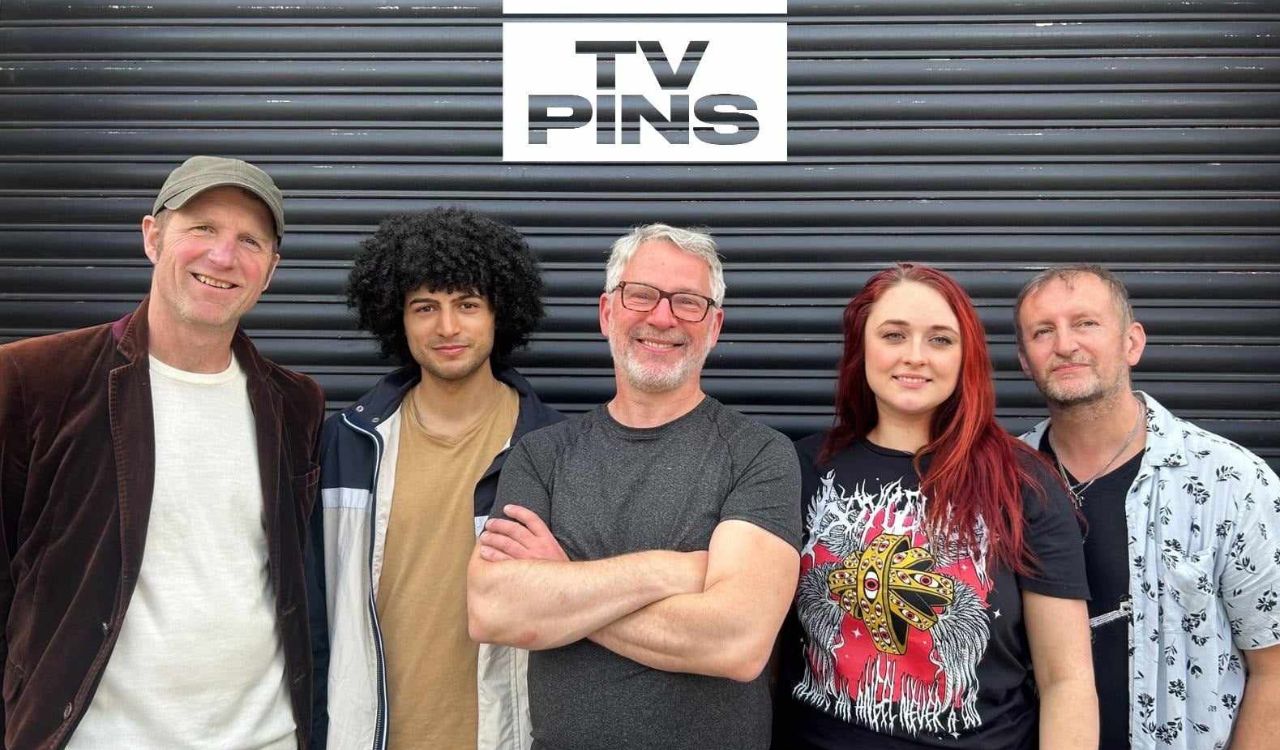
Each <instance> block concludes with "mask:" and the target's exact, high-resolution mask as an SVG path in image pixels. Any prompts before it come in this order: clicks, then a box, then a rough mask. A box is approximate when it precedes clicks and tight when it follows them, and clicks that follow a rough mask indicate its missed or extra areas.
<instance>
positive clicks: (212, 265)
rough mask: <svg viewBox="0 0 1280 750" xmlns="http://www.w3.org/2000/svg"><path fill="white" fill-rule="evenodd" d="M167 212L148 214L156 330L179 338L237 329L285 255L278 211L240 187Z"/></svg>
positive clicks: (146, 223)
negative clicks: (184, 333)
mask: <svg viewBox="0 0 1280 750" xmlns="http://www.w3.org/2000/svg"><path fill="white" fill-rule="evenodd" d="M163 213H164V216H163V218H161V219H157V218H156V217H153V216H148V217H146V218H145V219H143V220H142V236H143V244H144V248H145V251H146V254H147V257H148V258H149V259H150V260H151V262H152V264H154V266H155V269H154V272H153V273H152V276H151V297H152V307H151V326H152V328H153V330H156V329H159V330H157V333H158V334H160V335H168V336H171V337H173V338H178V337H180V334H181V332H182V331H184V330H185V331H197V330H198V331H199V332H201V333H203V332H207V331H230V330H234V329H235V327H236V325H237V324H238V323H239V322H240V318H241V317H242V316H243V315H244V314H245V313H246V312H248V311H249V310H250V308H252V307H253V306H254V304H256V303H257V301H258V298H259V297H260V296H261V295H262V292H263V290H264V289H266V288H267V283H268V282H269V281H270V280H271V274H272V273H273V272H274V271H275V267H276V263H277V262H278V261H279V260H280V256H279V255H278V254H276V251H275V249H276V237H275V224H274V222H273V221H272V218H271V212H270V211H269V210H268V209H267V207H266V206H265V205H264V204H263V203H262V201H260V200H258V199H257V198H255V197H253V196H252V195H250V194H249V193H246V192H245V191H243V190H241V189H239V188H234V187H217V188H211V189H209V190H206V191H204V192H203V193H200V194H199V195H197V196H195V197H194V198H192V199H190V200H188V201H187V202H186V204H184V205H183V206H182V208H179V209H174V210H171V211H166V212H163Z"/></svg>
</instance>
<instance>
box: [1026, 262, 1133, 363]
mask: <svg viewBox="0 0 1280 750" xmlns="http://www.w3.org/2000/svg"><path fill="white" fill-rule="evenodd" d="M1081 275H1089V276H1093V277H1096V278H1097V279H1098V280H1099V281H1101V282H1102V283H1103V284H1104V285H1106V287H1107V291H1109V292H1110V293H1111V300H1112V301H1113V302H1115V305H1116V308H1117V309H1118V310H1119V311H1120V318H1121V323H1122V324H1123V325H1124V326H1125V327H1126V328H1127V327H1128V326H1129V324H1131V323H1133V320H1134V318H1133V305H1132V304H1131V303H1130V302H1129V290H1128V289H1127V288H1126V287H1125V285H1124V282H1123V281H1121V280H1120V277H1118V276H1116V275H1115V274H1114V273H1112V272H1111V271H1109V270H1108V269H1107V268H1105V267H1104V266H1100V265H1098V264H1097V263H1068V264H1064V265H1060V266H1050V267H1048V268H1046V269H1044V270H1043V271H1041V272H1040V273H1038V274H1036V275H1035V276H1032V277H1031V280H1030V281H1028V282H1027V283H1026V284H1024V285H1023V287H1022V291H1020V292H1018V299H1017V300H1016V301H1015V302H1014V303H1013V333H1014V337H1015V338H1017V340H1018V350H1019V351H1021V350H1022V326H1021V325H1020V323H1019V315H1020V314H1021V312H1022V303H1023V302H1024V301H1025V300H1026V299H1027V297H1030V296H1031V295H1033V294H1035V293H1036V292H1038V291H1040V290H1041V289H1043V288H1044V287H1045V286H1047V285H1048V284H1049V283H1050V282H1053V281H1061V282H1062V283H1064V284H1066V285H1067V286H1071V284H1072V282H1074V281H1075V279H1076V277H1078V276H1081Z"/></svg>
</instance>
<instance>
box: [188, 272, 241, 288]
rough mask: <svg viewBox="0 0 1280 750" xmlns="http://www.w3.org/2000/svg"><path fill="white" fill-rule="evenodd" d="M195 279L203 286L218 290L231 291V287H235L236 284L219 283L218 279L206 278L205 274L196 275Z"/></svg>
mask: <svg viewBox="0 0 1280 750" xmlns="http://www.w3.org/2000/svg"><path fill="white" fill-rule="evenodd" d="M195 277H196V280H197V281H199V282H200V283H201V284H206V285H208V286H212V287H217V288H218V289H230V288H231V287H233V286H235V284H231V283H228V282H226V281H218V280H217V279H213V278H210V277H208V276H205V275H204V274H199V273H198V274H195Z"/></svg>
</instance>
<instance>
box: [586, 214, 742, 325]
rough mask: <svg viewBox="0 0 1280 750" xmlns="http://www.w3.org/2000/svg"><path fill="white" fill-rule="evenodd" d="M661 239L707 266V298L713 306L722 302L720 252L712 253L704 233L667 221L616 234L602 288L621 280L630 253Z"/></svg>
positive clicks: (711, 243) (712, 245)
mask: <svg viewBox="0 0 1280 750" xmlns="http://www.w3.org/2000/svg"><path fill="white" fill-rule="evenodd" d="M655 240H661V241H665V242H670V243H671V244H673V245H675V246H676V247H678V248H680V249H681V250H683V251H685V252H686V253H689V254H690V255H693V256H696V257H698V258H701V259H702V260H704V261H706V263H707V266H709V267H710V269H711V298H712V299H714V300H715V301H716V304H717V305H723V304H724V266H722V265H721V264H720V254H719V253H717V252H716V241H715V240H714V239H712V238H711V235H709V234H707V233H706V232H699V231H696V230H693V229H681V228H679V227H673V226H669V225H667V224H646V225H644V226H642V227H636V228H635V229H633V230H631V232H630V234H627V235H625V236H623V237H619V238H618V240H617V242H614V243H613V250H612V251H610V253H609V262H608V263H607V264H606V265H605V267H604V290H605V291H606V292H612V291H613V290H614V289H617V288H618V282H620V281H622V269H624V268H626V267H627V263H628V262H629V261H630V260H631V256H633V255H635V254H636V250H638V249H639V248H640V246H641V245H643V244H644V243H646V242H653V241H655Z"/></svg>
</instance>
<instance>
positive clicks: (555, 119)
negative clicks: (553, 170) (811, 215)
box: [502, 22, 787, 162]
mask: <svg viewBox="0 0 1280 750" xmlns="http://www.w3.org/2000/svg"><path fill="white" fill-rule="evenodd" d="M502 47H503V48H502V159H503V161H526V162H610V161H618V162H635V161H645V162H654V161H668V162H686V161H687V162H734V161H786V159H787V25H786V24H785V23H687V22H680V23H537V22H530V23H506V24H503V29H502Z"/></svg>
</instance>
